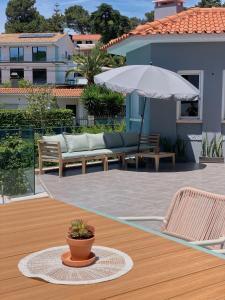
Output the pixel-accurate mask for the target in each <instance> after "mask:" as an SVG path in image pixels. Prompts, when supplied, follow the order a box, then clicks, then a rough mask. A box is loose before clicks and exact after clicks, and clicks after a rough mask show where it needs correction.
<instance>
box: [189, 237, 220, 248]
mask: <svg viewBox="0 0 225 300" xmlns="http://www.w3.org/2000/svg"><path fill="white" fill-rule="evenodd" d="M224 243H225V237H221V238H219V239H215V240H205V241H195V242H190V244H192V245H197V246H213V245H222V244H224Z"/></svg>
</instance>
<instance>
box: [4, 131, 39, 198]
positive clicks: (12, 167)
mask: <svg viewBox="0 0 225 300" xmlns="http://www.w3.org/2000/svg"><path fill="white" fill-rule="evenodd" d="M33 168H34V146H33V142H30V141H29V140H25V139H23V138H22V137H21V136H19V135H18V134H14V135H10V136H6V137H4V138H2V139H1V144H0V185H1V186H3V193H4V194H5V195H8V196H12V195H22V194H25V193H26V192H28V191H30V186H29V180H28V178H27V176H28V175H27V174H28V169H31V171H32V170H33ZM26 170H27V172H26ZM31 174H32V172H31ZM32 176H33V175H32Z"/></svg>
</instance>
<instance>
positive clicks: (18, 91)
mask: <svg viewBox="0 0 225 300" xmlns="http://www.w3.org/2000/svg"><path fill="white" fill-rule="evenodd" d="M39 90H40V89H36V91H37V92H38V91H39ZM34 91H35V89H34ZM82 92H83V89H82V88H74V89H72V88H70V89H66V88H59V89H53V94H54V95H55V96H56V97H80V96H81V94H82ZM30 93H31V89H29V88H1V87H0V95H1V94H4V95H28V94H30Z"/></svg>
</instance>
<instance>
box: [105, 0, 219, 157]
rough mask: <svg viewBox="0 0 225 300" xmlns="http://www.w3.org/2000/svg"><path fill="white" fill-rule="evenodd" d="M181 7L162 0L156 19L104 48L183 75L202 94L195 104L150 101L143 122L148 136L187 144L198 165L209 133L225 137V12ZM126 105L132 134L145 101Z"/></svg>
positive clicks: (131, 60)
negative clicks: (150, 133) (183, 141)
mask: <svg viewBox="0 0 225 300" xmlns="http://www.w3.org/2000/svg"><path fill="white" fill-rule="evenodd" d="M178 6H179V7H178ZM182 7H183V3H182V1H164V0H159V1H157V2H156V12H157V14H156V16H157V20H155V21H154V22H149V23H146V24H144V25H140V26H138V27H137V28H136V29H134V30H133V31H131V32H130V33H128V34H124V35H123V36H121V37H119V38H117V39H114V40H112V41H110V42H109V43H108V44H107V45H105V46H104V48H105V49H107V51H108V52H109V53H113V54H117V55H123V56H126V59H127V64H129V65H132V64H133V65H134V64H140V65H141V64H152V65H155V66H159V67H163V68H166V69H169V70H172V71H175V72H178V73H179V74H181V75H182V76H184V77H185V79H187V80H188V81H190V82H191V83H192V84H193V85H195V86H196V87H197V88H198V89H199V90H200V95H201V97H200V100H199V101H198V102H197V103H195V104H193V103H185V102H179V103H175V102H172V101H171V102H166V103H165V102H162V101H158V100H151V101H148V104H147V109H146V114H145V121H144V131H145V132H146V133H149V132H159V133H160V134H161V135H162V136H166V137H169V138H171V139H172V140H175V139H176V137H177V136H180V137H181V138H183V139H184V140H186V141H187V142H188V148H187V153H188V157H189V159H190V160H193V161H198V158H199V155H200V153H201V142H202V139H203V137H204V136H205V133H208V136H209V137H210V136H213V135H214V134H217V135H220V134H223V135H224V134H225V58H224V57H225V56H224V53H225V8H197V7H196V8H190V9H188V10H183V11H181V10H182ZM179 11H181V12H179ZM171 12H172V13H173V14H172V15H170V14H171ZM176 12H179V13H176ZM160 14H161V16H162V18H161V17H160ZM165 15H166V16H165ZM149 80H151V78H149ZM126 105H127V127H128V130H138V128H139V127H140V99H139V98H138V96H137V95H132V96H130V97H128V98H127V103H126Z"/></svg>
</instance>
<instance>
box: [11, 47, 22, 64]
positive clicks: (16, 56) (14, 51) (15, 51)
mask: <svg viewBox="0 0 225 300" xmlns="http://www.w3.org/2000/svg"><path fill="white" fill-rule="evenodd" d="M9 56H10V61H12V62H14V61H15V62H19V61H23V60H24V56H23V48H22V47H12V48H9Z"/></svg>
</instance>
